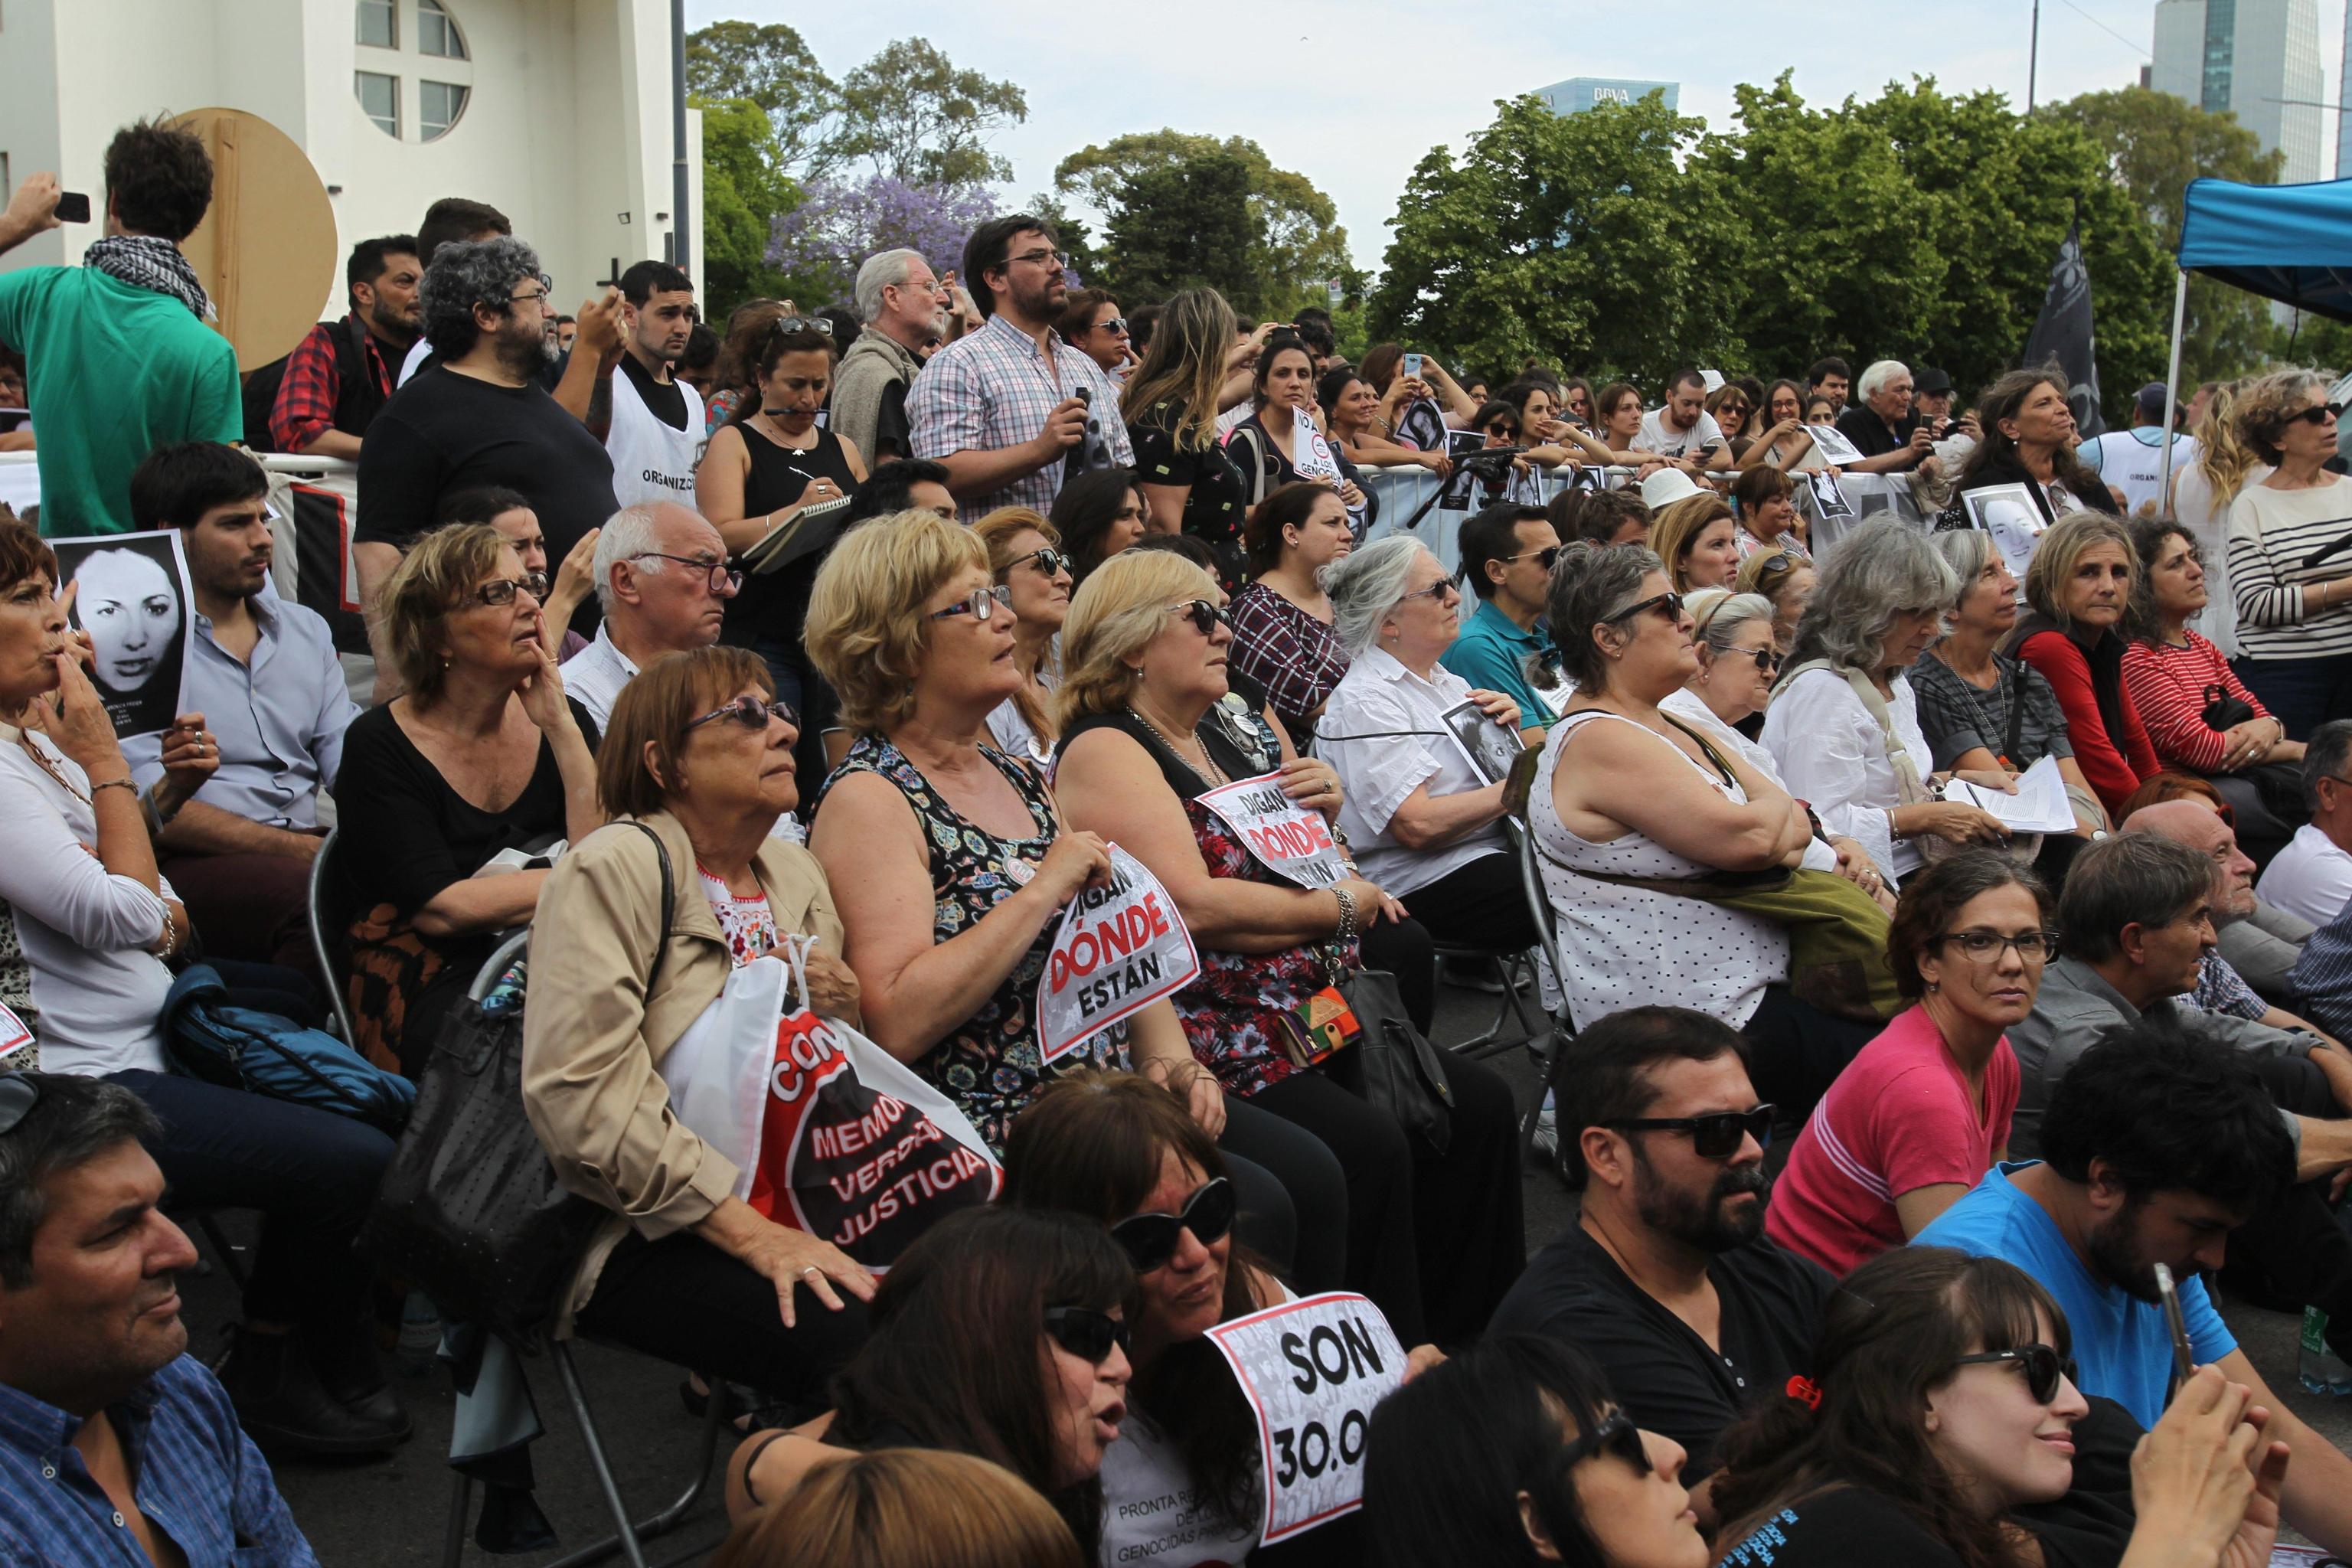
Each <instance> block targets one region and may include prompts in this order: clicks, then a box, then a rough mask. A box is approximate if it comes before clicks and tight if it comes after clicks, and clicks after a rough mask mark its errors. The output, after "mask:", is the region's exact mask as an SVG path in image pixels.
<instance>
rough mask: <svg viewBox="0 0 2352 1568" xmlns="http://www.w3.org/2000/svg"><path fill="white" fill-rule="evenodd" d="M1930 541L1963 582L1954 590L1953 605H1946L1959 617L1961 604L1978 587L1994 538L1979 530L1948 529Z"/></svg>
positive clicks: (1928, 538) (1930, 537)
mask: <svg viewBox="0 0 2352 1568" xmlns="http://www.w3.org/2000/svg"><path fill="white" fill-rule="evenodd" d="M1927 542H1928V543H1929V544H1930V545H1932V546H1934V547H1935V551H1936V553H1937V554H1938V555H1940V556H1942V557H1943V558H1944V564H1945V565H1947V566H1948V567H1950V568H1951V569H1952V573H1953V574H1954V575H1955V576H1957V577H1958V578H1959V580H1960V582H1959V586H1958V587H1957V588H1955V589H1953V590H1952V601H1951V603H1950V604H1948V605H1945V606H1944V607H1945V608H1946V609H1948V610H1950V611H1952V612H1954V613H1956V614H1957V613H1958V610H1959V607H1960V601H1961V600H1962V599H1965V598H1967V597H1968V596H1969V589H1971V588H1973V587H1975V586H1976V584H1977V574H1978V573H1979V572H1981V571H1983V570H1984V569H1985V561H1986V560H1987V558H1988V557H1990V555H1991V554H1992V551H1993V542H1992V535H1991V534H1990V533H1987V532H1986V531H1984V530H1982V529H1980V528H1948V529H1945V530H1944V531H1942V532H1940V533H1931V534H1929V535H1928V536H1927Z"/></svg>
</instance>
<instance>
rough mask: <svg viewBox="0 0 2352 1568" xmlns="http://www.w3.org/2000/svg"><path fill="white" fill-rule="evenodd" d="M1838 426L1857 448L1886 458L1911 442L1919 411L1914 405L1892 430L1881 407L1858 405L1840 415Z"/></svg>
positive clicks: (1863, 453) (1839, 432) (1916, 426)
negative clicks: (1879, 409) (1882, 413)
mask: <svg viewBox="0 0 2352 1568" xmlns="http://www.w3.org/2000/svg"><path fill="white" fill-rule="evenodd" d="M1837 427H1838V434H1839V435H1841V436H1843V437H1845V438H1846V439H1847V440H1849V441H1851V442H1853V446H1854V450H1855V451H1857V452H1860V453H1861V454H1862V455H1863V456H1864V457H1865V458H1883V457H1885V455H1886V454H1887V453H1889V452H1899V451H1901V450H1902V449H1903V448H1904V447H1908V446H1909V445H1910V444H1911V432H1912V431H1914V430H1916V429H1917V428H1919V411H1918V410H1917V409H1916V408H1915V409H1913V410H1912V411H1911V412H1910V413H1908V414H1906V415H1905V416H1903V417H1902V418H1901V419H1900V420H1898V421H1897V422H1896V423H1895V427H1894V428H1893V429H1891V430H1890V429H1888V428H1887V425H1886V421H1885V420H1884V419H1882V418H1880V417H1879V416H1878V410H1876V409H1875V408H1871V407H1867V406H1864V405H1855V406H1854V407H1852V408H1849V409H1847V410H1846V411H1845V412H1844V413H1843V414H1841V415H1839V416H1838V421H1837ZM1906 466H1907V465H1906Z"/></svg>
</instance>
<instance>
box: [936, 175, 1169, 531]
mask: <svg viewBox="0 0 2352 1568" xmlns="http://www.w3.org/2000/svg"><path fill="white" fill-rule="evenodd" d="M1063 266H1064V262H1063V258H1062V255H1061V253H1060V252H1059V251H1057V250H1055V240H1054V231H1053V230H1052V229H1050V228H1048V227H1046V226H1045V224H1044V223H1043V222H1042V221H1041V220H1039V219H1038V218H1036V217H1034V216H1030V215H1029V214H1026V213H1016V214H1014V215H1013V216H1010V217H1001V218H992V219H991V220H990V221H988V222H987V223H984V224H982V225H981V226H980V227H979V228H977V229H975V230H973V231H972V236H971V240H970V242H968V243H967V244H966V245H965V246H964V250H963V275H964V277H965V278H966V279H970V281H971V284H972V294H973V297H974V299H975V300H976V301H977V302H978V304H979V306H980V313H981V315H982V317H984V318H986V319H985V321H983V322H982V326H981V328H980V330H979V331H975V332H971V333H968V334H967V335H965V336H963V337H961V338H958V339H957V340H956V341H955V342H951V343H950V344H948V345H947V346H946V347H945V348H942V349H940V351H939V353H935V354H933V355H932V356H931V357H930V359H929V362H928V363H925V364H924V366H923V371H922V374H920V375H919V376H917V377H916V378H915V382H914V385H913V387H912V388H911V389H909V391H908V395H907V421H908V426H909V428H910V431H911V437H910V438H911V440H912V442H913V447H914V450H913V455H914V456H915V457H918V458H929V459H930V460H931V461H933V462H936V463H940V464H941V465H943V466H944V467H945V468H947V470H948V489H950V490H952V491H953V492H954V493H955V497H956V503H957V510H958V515H960V516H961V518H962V519H963V521H966V522H977V521H980V520H981V519H982V518H983V517H985V516H987V515H988V514H989V513H990V512H992V511H994V510H997V509H998V508H1000V507H1008V506H1020V507H1027V508H1028V509H1029V510H1032V511H1034V512H1038V513H1041V514H1042V513H1046V512H1050V511H1052V510H1054V498H1055V496H1056V495H1058V494H1059V493H1061V489H1062V478H1063V475H1064V473H1065V472H1066V465H1067V459H1068V458H1069V455H1070V452H1071V451H1072V449H1073V448H1075V447H1080V446H1081V445H1082V444H1083V445H1084V446H1086V447H1088V448H1089V449H1092V450H1098V451H1099V452H1101V453H1102V455H1103V458H1104V461H1105V464H1106V466H1108V467H1112V468H1133V467H1134V466H1135V448H1134V447H1133V446H1132V445H1131V444H1130V443H1129V440H1128V435H1127V425H1126V422H1125V421H1124V420H1122V419H1121V418H1120V417H1119V415H1118V392H1119V388H1118V383H1117V382H1115V381H1113V380H1112V379H1111V378H1110V377H1109V376H1108V375H1107V374H1104V373H1103V369H1102V367H1101V366H1100V365H1098V364H1097V363H1095V362H1094V360H1093V359H1092V358H1090V357H1089V356H1088V355H1087V354H1085V353H1081V352H1080V351H1079V350H1077V349H1074V348H1072V347H1071V346H1070V345H1069V344H1068V343H1066V342H1063V341H1062V335H1061V333H1060V332H1059V331H1056V330H1055V327H1056V324H1057V323H1058V322H1059V321H1060V320H1061V317H1062V311H1063V310H1064V309H1065V308H1066V307H1067V305H1068V303H1069V290H1068V289H1067V288H1066V285H1065V284H1064V281H1063V279H1064V276H1065V273H1064V270H1063Z"/></svg>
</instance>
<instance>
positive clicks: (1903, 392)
mask: <svg viewBox="0 0 2352 1568" xmlns="http://www.w3.org/2000/svg"><path fill="white" fill-rule="evenodd" d="M1854 390H1855V391H1856V392H1858V393H1859V394H1861V395H1862V401H1861V402H1860V403H1858V404H1856V405H1854V406H1853V407H1852V408H1849V409H1847V410H1846V411H1845V412H1843V414H1840V415H1839V416H1838V418H1837V428H1838V434H1839V435H1841V436H1843V437H1845V438H1846V439H1847V440H1849V441H1851V442H1853V447H1854V450H1855V451H1857V452H1860V453H1861V454H1862V461H1860V462H1858V463H1848V464H1847V465H1846V466H1845V471H1846V472H1847V473H1850V474H1907V473H1909V472H1910V471H1911V470H1912V469H1913V468H1918V467H1920V466H1921V465H1922V464H1923V463H1927V462H1930V461H1933V455H1932V448H1933V446H1934V441H1935V435H1936V432H1935V430H1934V429H1933V428H1932V427H1931V426H1929V425H1928V423H1927V420H1926V419H1925V418H1923V417H1921V416H1920V414H1919V411H1918V410H1917V409H1916V408H1914V407H1912V406H1911V399H1912V384H1911V367H1910V366H1908V365H1906V364H1905V363H1903V362H1902V361H1900V360H1892V359H1883V360H1879V361H1877V362H1876V363H1873V364H1871V365H1868V366H1866V367H1865V368H1864V370H1863V373H1862V379H1861V380H1860V381H1859V382H1857V383H1855V384H1854ZM1929 471H1930V472H1933V471H1934V470H1932V469H1930V470H1929Z"/></svg>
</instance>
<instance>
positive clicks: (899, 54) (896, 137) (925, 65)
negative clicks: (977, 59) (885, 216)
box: [836, 38, 1029, 185]
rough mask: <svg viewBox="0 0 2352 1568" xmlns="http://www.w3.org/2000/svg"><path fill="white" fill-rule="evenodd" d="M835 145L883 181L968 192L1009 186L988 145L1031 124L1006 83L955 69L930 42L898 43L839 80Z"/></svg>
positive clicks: (1006, 166) (1005, 168) (1007, 172)
mask: <svg viewBox="0 0 2352 1568" xmlns="http://www.w3.org/2000/svg"><path fill="white" fill-rule="evenodd" d="M841 113H842V121H843V125H842V129H841V132H840V135H839V137H838V140H837V142H836V146H837V149H838V151H839V153H840V154H841V155H842V156H843V157H845V158H851V159H864V160H866V162H867V163H871V164H872V165H873V172H874V173H875V174H878V175H880V176H882V177H884V178H886V179H892V180H900V181H904V182H905V183H907V184H920V185H968V184H980V183H982V182H983V181H987V180H1009V179H1011V178H1012V177H1013V165H1012V164H1011V163H1008V162H1006V161H1005V160H1004V159H1003V157H1001V156H999V155H997V154H995V153H991V152H990V151H989V150H988V139H989V138H990V137H991V136H993V135H994V134H996V132H999V131H1002V130H1003V129H1004V128H1005V127H1007V126H1009V125H1018V124H1020V123H1021V121H1024V120H1026V119H1027V118H1028V117H1029V100H1027V98H1025V97H1024V96H1023V94H1022V91H1021V89H1019V88H1017V87H1015V86H1014V85H1013V83H1011V82H1009V81H991V80H990V79H988V78H986V77H984V76H982V75H981V74H980V73H979V72H978V71H974V70H958V69H957V68H955V66H954V65H953V64H952V63H951V62H950V60H949V59H948V58H947V56H945V55H943V54H941V53H940V51H939V50H938V49H937V48H935V47H932V46H931V45H930V44H929V42H927V41H926V40H924V39H921V38H901V39H899V40H898V42H896V43H894V44H891V45H890V46H889V47H887V48H885V49H884V50H883V51H882V52H881V53H880V54H878V55H876V56H875V57H874V58H872V59H870V60H868V61H866V63H865V64H864V65H862V66H859V67H858V68H856V70H854V71H851V72H850V73H849V75H848V76H846V77H845V78H843V79H842V83H841Z"/></svg>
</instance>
